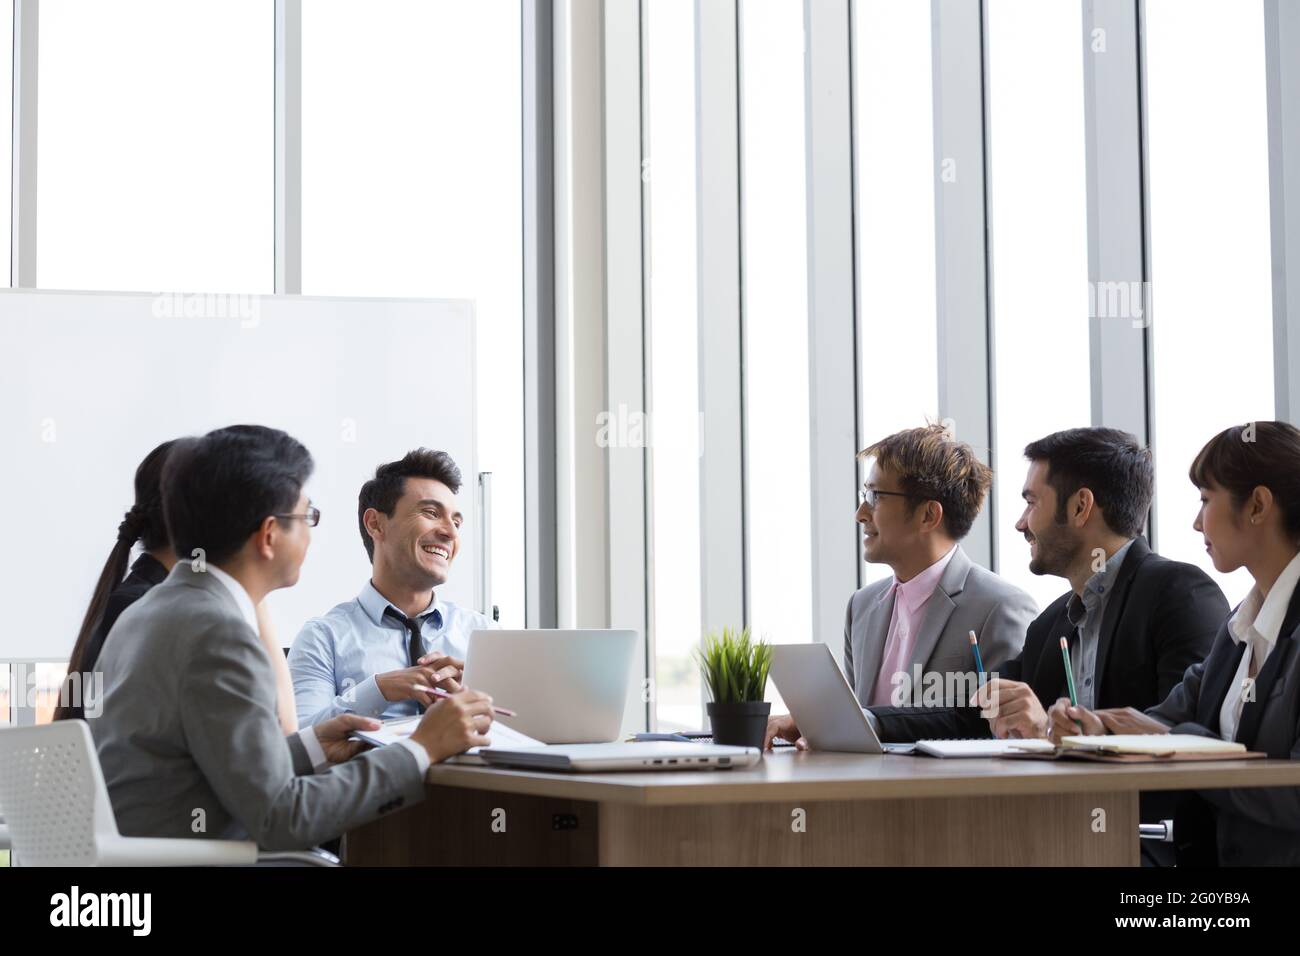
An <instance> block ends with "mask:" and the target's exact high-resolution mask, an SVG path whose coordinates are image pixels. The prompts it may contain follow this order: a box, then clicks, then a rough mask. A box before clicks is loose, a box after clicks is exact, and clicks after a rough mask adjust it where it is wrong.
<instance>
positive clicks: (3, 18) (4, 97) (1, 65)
mask: <svg viewBox="0 0 1300 956" xmlns="http://www.w3.org/2000/svg"><path fill="white" fill-rule="evenodd" d="M13 56H14V9H13V4H12V3H0V177H3V178H0V189H3V190H4V192H3V194H2V195H0V209H3V210H4V213H3V214H0V233H2V234H0V256H3V257H4V258H3V259H0V270H2V271H0V275H4V276H8V275H9V255H10V245H9V240H10V230H11V228H12V223H11V220H10V205H11V203H10V197H11V193H10V190H9V188H8V187H9V182H10V179H11V177H12V174H13V122H12V119H13V112H12V109H13V98H14V97H13V92H14V88H13V74H14V61H13ZM0 670H3V665H0ZM3 718H4V711H3V710H0V719H3Z"/></svg>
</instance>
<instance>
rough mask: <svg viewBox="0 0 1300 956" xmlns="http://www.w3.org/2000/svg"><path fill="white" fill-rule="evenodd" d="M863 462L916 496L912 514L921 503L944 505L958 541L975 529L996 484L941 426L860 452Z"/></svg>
mask: <svg viewBox="0 0 1300 956" xmlns="http://www.w3.org/2000/svg"><path fill="white" fill-rule="evenodd" d="M858 457H859V458H874V459H876V463H877V464H878V465H880V466H881V467H882V468H888V469H889V470H890V471H892V472H894V473H895V474H896V475H898V479H899V482H900V483H901V485H902V490H903V491H905V492H907V493H908V494H909V495H912V496H914V500H913V502H912V503H911V505H910V507H909V513H910V512H911V511H914V510H915V509H916V504H915V500H917V499H919V500H924V501H937V502H939V504H940V506H942V508H943V524H944V529H945V530H946V531H947V532H948V534H949V535H951V536H952V537H953V539H954V540H958V541H960V540H961V539H962V538H964V537H966V534H967V533H968V532H969V531H970V528H971V525H972V524H974V523H975V516H976V515H978V514H979V513H980V508H981V507H982V506H983V505H984V496H985V495H986V494H988V490H989V486H990V485H991V484H992V483H993V472H992V470H991V469H990V468H989V466H988V465H986V464H984V462H982V461H980V460H979V458H977V457H976V455H975V451H974V449H973V448H971V446H970V445H968V444H966V443H965V442H962V441H957V440H956V439H954V438H953V437H952V435H951V434H950V433H949V431H948V429H946V428H945V427H944V426H942V425H925V426H923V427H921V428H907V429H904V430H903V431H901V432H895V433H894V434H892V435H890V436H889V437H888V438H882V439H881V440H880V441H878V442H876V443H875V444H874V445H871V446H869V447H868V448H864V449H863V450H862V451H860V452H858Z"/></svg>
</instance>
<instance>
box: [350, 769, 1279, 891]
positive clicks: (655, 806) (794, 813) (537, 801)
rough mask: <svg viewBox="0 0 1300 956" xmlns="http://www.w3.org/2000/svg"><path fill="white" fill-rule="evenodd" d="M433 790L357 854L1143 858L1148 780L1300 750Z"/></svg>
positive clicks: (744, 859)
mask: <svg viewBox="0 0 1300 956" xmlns="http://www.w3.org/2000/svg"><path fill="white" fill-rule="evenodd" d="M427 785H428V793H427V799H426V800H425V801H424V803H422V804H419V805H418V806H414V807H409V808H407V809H404V810H400V811H397V812H395V813H392V814H389V815H387V816H385V817H383V818H382V819H380V820H377V821H375V822H374V823H371V824H368V825H366V826H364V827H360V828H358V829H356V830H353V831H351V832H350V833H349V834H348V837H347V850H346V852H347V862H348V863H349V865H360V866H418V865H452V866H469V865H496V866H527V865H577V866H590V865H602V866H607V865H615V866H617V865H668V866H682V865H685V866H717V865H722V866H728V865H763V866H772V865H776V866H785V865H791V866H812V865H828V864H829V865H909V864H912V865H1011V866H1019V865H1071V866H1081V865H1111V866H1136V865H1137V864H1138V840H1137V831H1138V793H1139V791H1143V790H1187V789H1210V788H1220V787H1269V786H1291V787H1295V786H1300V761H1290V760H1262V759H1260V760H1231V761H1214V762H1205V763H1178V764H1163V765H1156V764H1126V765H1114V764H1097V763H1089V762H1085V761H1077V762H1076V761H1059V760H1058V761H1045V760H1042V761H1040V760H997V759H981V760H975V759H971V760H967V759H942V760H941V759H935V758H929V757H910V756H902V755H892V754H887V755H884V756H869V755H861V754H841V753H814V752H804V753H798V752H794V751H793V750H779V751H777V752H775V753H769V754H767V755H766V756H765V757H764V758H763V761H762V762H761V763H760V764H759V765H758V766H756V767H753V768H749V769H745V770H722V771H702V772H701V771H679V772H662V773H653V772H652V773H606V774H554V773H541V772H536V771H525V770H497V769H489V768H486V767H457V766H446V765H442V766H434V767H431V768H430V769H429V775H428V778H427ZM1098 811H1104V813H1100V812H1098Z"/></svg>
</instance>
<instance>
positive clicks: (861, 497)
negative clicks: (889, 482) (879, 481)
mask: <svg viewBox="0 0 1300 956" xmlns="http://www.w3.org/2000/svg"><path fill="white" fill-rule="evenodd" d="M883 495H893V496H894V497H895V498H915V497H916V495H909V494H908V493H907V492H906V491H881V490H880V489H879V488H867V489H865V490H864V489H862V488H859V489H858V503H859V504H860V505H863V504H865V505H866V506H867V507H868V508H870V509H871V510H872V511H875V510H876V505H878V504H880V499H881V496H883Z"/></svg>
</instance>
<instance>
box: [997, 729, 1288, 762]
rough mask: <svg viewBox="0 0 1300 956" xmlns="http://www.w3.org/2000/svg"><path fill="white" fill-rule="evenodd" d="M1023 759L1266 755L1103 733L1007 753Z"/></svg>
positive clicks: (1238, 747)
mask: <svg viewBox="0 0 1300 956" xmlns="http://www.w3.org/2000/svg"><path fill="white" fill-rule="evenodd" d="M1003 756H1006V757H1013V758H1014V757H1019V758H1021V759H1026V760H1062V759H1066V760H1092V761H1096V762H1098V763H1169V762H1182V761H1190V760H1242V759H1251V758H1259V757H1264V756H1267V755H1266V754H1262V753H1256V752H1252V751H1248V750H1247V749H1246V746H1245V745H1244V744H1239V743H1236V742H1235V741H1232V740H1219V739H1218V738H1217V737H1199V736H1197V735H1196V734H1106V735H1100V734H1099V735H1097V736H1095V737H1094V736H1080V735H1075V736H1070V737H1062V738H1061V746H1060V747H1057V748H1055V749H1052V750H1047V751H1044V752H1032V753H1031V752H1023V753H1008V754H1004V755H1003Z"/></svg>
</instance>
